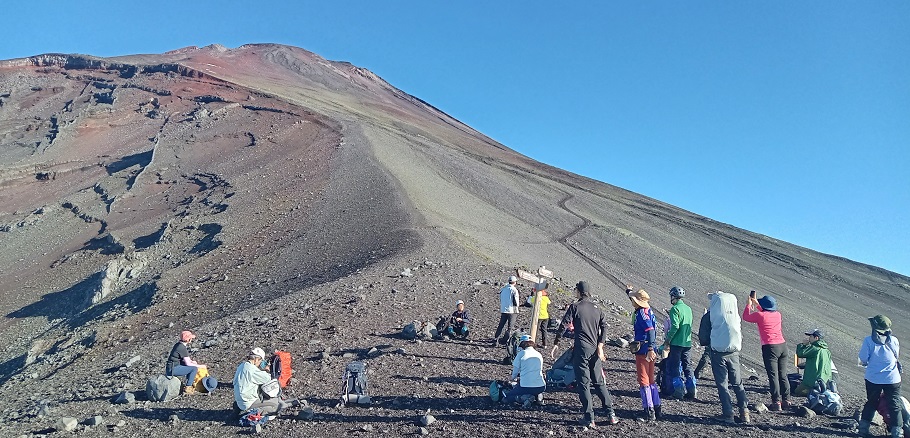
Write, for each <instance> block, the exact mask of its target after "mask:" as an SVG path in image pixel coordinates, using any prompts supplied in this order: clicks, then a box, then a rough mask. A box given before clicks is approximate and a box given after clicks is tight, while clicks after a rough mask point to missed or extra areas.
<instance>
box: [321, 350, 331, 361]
mask: <svg viewBox="0 0 910 438" xmlns="http://www.w3.org/2000/svg"><path fill="white" fill-rule="evenodd" d="M330 357H331V355H330V354H329V352H328V351H323V352H322V353H319V359H321V360H328V359H329V358H330Z"/></svg>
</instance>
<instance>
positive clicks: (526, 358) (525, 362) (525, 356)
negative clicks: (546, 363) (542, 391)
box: [512, 347, 547, 388]
mask: <svg viewBox="0 0 910 438" xmlns="http://www.w3.org/2000/svg"><path fill="white" fill-rule="evenodd" d="M518 377H521V381H520V382H519V385H521V387H523V388H540V387H541V386H546V384H547V382H546V381H544V378H543V356H541V355H540V352H538V351H537V350H535V349H534V347H528V348H525V349H524V350H522V351H520V352H518V354H517V355H516V356H515V360H513V361H512V380H514V379H516V378H518Z"/></svg>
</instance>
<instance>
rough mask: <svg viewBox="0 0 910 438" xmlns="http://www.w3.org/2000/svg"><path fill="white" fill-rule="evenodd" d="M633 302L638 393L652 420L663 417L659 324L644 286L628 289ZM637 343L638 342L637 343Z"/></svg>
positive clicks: (644, 408) (646, 417) (646, 413)
mask: <svg viewBox="0 0 910 438" xmlns="http://www.w3.org/2000/svg"><path fill="white" fill-rule="evenodd" d="M627 294H628V296H629V301H632V304H633V305H634V306H635V322H634V323H633V330H634V333H635V338H634V341H633V342H635V343H637V344H638V345H639V347H638V350H637V351H636V352H635V372H636V374H637V377H638V392H639V395H640V396H641V406H642V410H643V411H644V418H645V419H646V420H648V421H654V420H656V419H660V418H661V416H662V412H661V403H660V389H659V388H658V386H657V381H656V380H655V376H654V365H655V363H656V362H657V353H656V352H655V351H656V350H657V329H656V327H657V324H656V319H655V318H654V312H653V311H652V310H651V303H650V301H651V296H650V295H648V292H646V291H645V290H644V289H639V290H638V292H632V290H631V288H629V289H628V292H627ZM633 345H634V344H633Z"/></svg>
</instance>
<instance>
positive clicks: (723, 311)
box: [708, 292, 743, 353]
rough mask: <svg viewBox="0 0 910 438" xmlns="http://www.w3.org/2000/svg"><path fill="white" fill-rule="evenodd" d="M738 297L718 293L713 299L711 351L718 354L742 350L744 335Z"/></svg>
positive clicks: (710, 309)
mask: <svg viewBox="0 0 910 438" xmlns="http://www.w3.org/2000/svg"><path fill="white" fill-rule="evenodd" d="M736 306H737V304H736V296H735V295H733V294H730V293H726V292H717V293H715V294H714V295H713V296H712V297H711V306H710V307H709V308H708V312H709V314H710V317H709V318H710V319H711V337H710V340H711V349H712V350H714V351H716V352H718V353H733V352H736V351H740V350H742V346H743V335H742V328H741V319H740V316H739V315H740V313H739V311H738V310H737V307H736Z"/></svg>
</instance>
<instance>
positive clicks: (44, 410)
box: [38, 405, 51, 418]
mask: <svg viewBox="0 0 910 438" xmlns="http://www.w3.org/2000/svg"><path fill="white" fill-rule="evenodd" d="M50 414H51V408H49V407H48V406H47V405H44V406H41V408H39V409H38V418H44V417H47V416H49V415H50Z"/></svg>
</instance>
